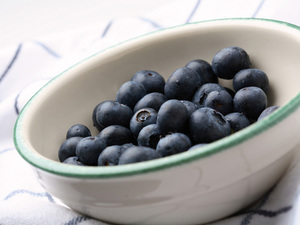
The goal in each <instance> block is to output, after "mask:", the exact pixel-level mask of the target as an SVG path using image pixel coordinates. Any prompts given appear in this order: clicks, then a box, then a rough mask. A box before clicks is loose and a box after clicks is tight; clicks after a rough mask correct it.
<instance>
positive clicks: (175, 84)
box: [164, 67, 201, 100]
mask: <svg viewBox="0 0 300 225" xmlns="http://www.w3.org/2000/svg"><path fill="white" fill-rule="evenodd" d="M200 85H201V78H200V77H199V75H198V74H197V73H196V72H195V71H194V70H192V69H190V68H188V67H181V68H179V69H177V70H175V71H174V73H173V74H172V75H171V76H170V77H169V79H168V80H167V82H166V85H165V92H164V93H165V95H166V96H167V98H168V99H178V100H191V99H192V97H193V95H194V93H195V90H196V89H197V88H198V87H199V86H200Z"/></svg>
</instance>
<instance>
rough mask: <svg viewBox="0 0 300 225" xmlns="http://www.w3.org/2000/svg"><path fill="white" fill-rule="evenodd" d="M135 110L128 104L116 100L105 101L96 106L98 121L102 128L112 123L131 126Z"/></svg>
mask: <svg viewBox="0 0 300 225" xmlns="http://www.w3.org/2000/svg"><path fill="white" fill-rule="evenodd" d="M132 115H133V111H132V110H131V108H129V107H128V106H127V105H124V104H121V103H119V102H116V101H111V100H108V101H104V102H101V103H100V104H99V105H98V106H96V121H97V124H98V125H97V126H99V127H101V129H100V130H102V129H104V128H105V127H108V126H110V125H121V126H124V127H129V122H130V119H131V117H132Z"/></svg>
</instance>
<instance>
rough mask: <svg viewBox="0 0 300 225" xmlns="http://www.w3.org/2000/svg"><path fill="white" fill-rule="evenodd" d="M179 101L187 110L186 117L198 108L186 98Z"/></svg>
mask: <svg viewBox="0 0 300 225" xmlns="http://www.w3.org/2000/svg"><path fill="white" fill-rule="evenodd" d="M180 102H181V103H183V104H184V105H185V107H186V109H187V112H188V117H189V116H190V115H192V113H193V112H195V111H196V110H197V109H198V106H197V105H196V104H195V103H193V102H191V101H188V100H180Z"/></svg>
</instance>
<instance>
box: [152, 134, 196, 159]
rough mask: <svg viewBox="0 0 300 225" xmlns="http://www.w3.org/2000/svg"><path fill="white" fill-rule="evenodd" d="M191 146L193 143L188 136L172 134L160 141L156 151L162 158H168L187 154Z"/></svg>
mask: <svg viewBox="0 0 300 225" xmlns="http://www.w3.org/2000/svg"><path fill="white" fill-rule="evenodd" d="M191 146H192V142H191V140H190V139H189V137H188V136H187V135H185V134H182V133H172V134H169V135H167V136H165V137H163V138H161V139H160V140H159V142H158V144H157V147H156V151H157V152H159V153H160V154H161V156H162V157H166V156H170V155H175V154H178V153H181V152H185V151H187V150H188V149H189V148H190V147H191Z"/></svg>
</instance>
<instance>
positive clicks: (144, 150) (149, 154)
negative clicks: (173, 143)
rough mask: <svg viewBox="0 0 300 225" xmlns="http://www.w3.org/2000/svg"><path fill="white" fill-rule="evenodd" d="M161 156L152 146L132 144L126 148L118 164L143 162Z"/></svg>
mask: <svg viewBox="0 0 300 225" xmlns="http://www.w3.org/2000/svg"><path fill="white" fill-rule="evenodd" d="M158 158H161V155H160V154H159V153H158V152H157V151H156V150H155V149H153V148H149V147H144V146H134V147H131V148H128V149H127V150H126V151H125V152H124V153H123V154H122V155H121V157H120V160H119V165H125V164H131V163H138V162H144V161H148V160H153V159H158Z"/></svg>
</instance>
